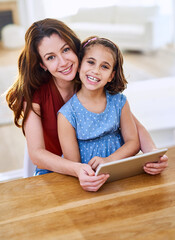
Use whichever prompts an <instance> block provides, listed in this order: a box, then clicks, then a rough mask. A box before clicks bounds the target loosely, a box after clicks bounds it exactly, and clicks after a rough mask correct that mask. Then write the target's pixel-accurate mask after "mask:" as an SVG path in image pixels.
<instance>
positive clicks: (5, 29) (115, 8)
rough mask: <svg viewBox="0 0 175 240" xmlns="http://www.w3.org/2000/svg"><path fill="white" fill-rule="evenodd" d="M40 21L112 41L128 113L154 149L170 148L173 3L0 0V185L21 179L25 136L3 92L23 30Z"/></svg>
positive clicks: (174, 83)
mask: <svg viewBox="0 0 175 240" xmlns="http://www.w3.org/2000/svg"><path fill="white" fill-rule="evenodd" d="M46 17H50V18H57V19H60V20H62V21H64V22H65V23H66V24H67V25H68V26H69V27H71V28H72V29H73V30H74V31H75V32H76V33H77V35H78V36H79V37H80V39H81V40H84V39H85V38H86V37H88V36H90V35H98V36H100V37H107V38H109V39H111V40H112V41H114V42H115V43H116V44H117V45H118V46H119V47H120V48H121V50H122V52H123V56H124V72H125V76H126V78H127V80H128V87H127V89H126V90H125V92H124V93H125V94H126V95H127V97H128V100H129V102H130V105H131V110H132V112H133V113H134V114H135V116H136V117H137V118H138V119H139V120H140V121H141V122H142V123H143V124H144V126H145V127H146V128H147V129H148V131H149V132H150V134H151V136H152V137H153V139H154V141H155V143H156V145H157V147H158V148H162V147H170V146H173V145H175V0H166V1H164V0H132V1H129V0H108V1H104V0H99V1H98V0H93V1H92V0H88V1H80V0H74V1H72V0H67V1H58V0H40V1H37V0H12V1H10V0H0V95H1V99H0V181H6V180H10V179H15V178H20V177H23V173H24V169H23V159H24V148H25V137H24V136H23V134H22V131H21V129H18V128H17V127H16V126H14V124H13V115H12V112H11V111H10V110H9V109H8V106H7V104H6V102H5V94H3V93H4V92H5V91H6V90H7V89H8V87H9V86H10V85H11V84H12V83H13V82H14V80H15V78H16V76H17V73H18V72H17V62H18V57H19V54H20V52H21V50H22V48H23V46H24V34H25V31H26V30H27V28H28V27H29V26H30V25H31V24H32V23H33V22H34V21H37V20H40V19H43V18H46Z"/></svg>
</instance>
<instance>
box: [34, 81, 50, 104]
mask: <svg viewBox="0 0 175 240" xmlns="http://www.w3.org/2000/svg"><path fill="white" fill-rule="evenodd" d="M50 94H51V83H50V82H47V83H44V84H42V85H41V86H40V87H39V88H38V89H36V90H35V92H34V95H33V102H37V103H39V102H41V101H43V100H44V99H47V98H48V96H49V95H50Z"/></svg>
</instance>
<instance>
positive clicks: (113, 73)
mask: <svg viewBox="0 0 175 240" xmlns="http://www.w3.org/2000/svg"><path fill="white" fill-rule="evenodd" d="M114 76H115V71H113V72H112V73H111V76H110V78H109V80H108V82H111V81H112V79H113V78H114Z"/></svg>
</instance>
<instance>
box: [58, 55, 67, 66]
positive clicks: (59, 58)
mask: <svg viewBox="0 0 175 240" xmlns="http://www.w3.org/2000/svg"><path fill="white" fill-rule="evenodd" d="M65 63H66V59H65V58H64V57H63V56H62V55H61V54H60V55H59V56H58V64H59V65H60V66H62V65H63V66H64V65H65Z"/></svg>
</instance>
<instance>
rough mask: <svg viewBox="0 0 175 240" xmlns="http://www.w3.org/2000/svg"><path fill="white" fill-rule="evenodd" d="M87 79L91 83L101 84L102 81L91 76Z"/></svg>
mask: <svg viewBox="0 0 175 240" xmlns="http://www.w3.org/2000/svg"><path fill="white" fill-rule="evenodd" d="M87 78H88V79H89V80H90V81H91V82H99V81H100V80H99V79H97V78H94V77H91V76H87Z"/></svg>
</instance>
